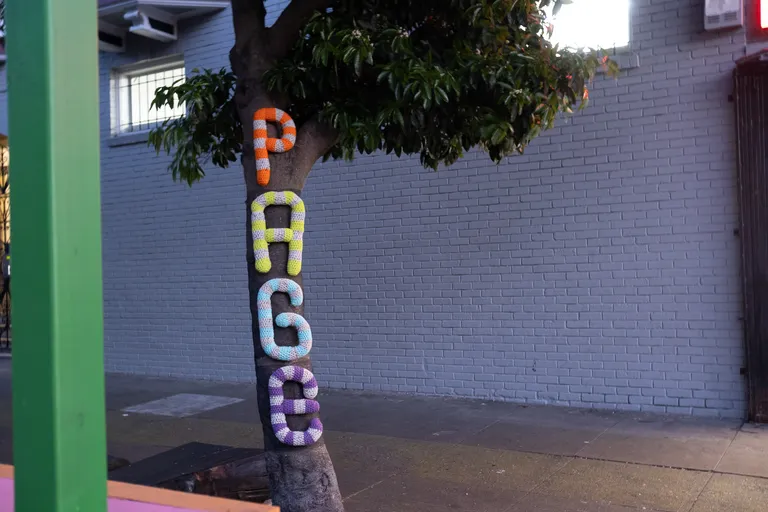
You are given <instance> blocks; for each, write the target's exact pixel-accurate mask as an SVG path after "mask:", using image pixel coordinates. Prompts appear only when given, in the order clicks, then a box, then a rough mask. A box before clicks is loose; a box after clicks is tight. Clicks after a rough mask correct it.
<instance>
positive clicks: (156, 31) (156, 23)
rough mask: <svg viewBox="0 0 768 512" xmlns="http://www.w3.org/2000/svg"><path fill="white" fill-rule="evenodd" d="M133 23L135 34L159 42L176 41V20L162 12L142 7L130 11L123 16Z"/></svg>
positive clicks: (132, 28)
mask: <svg viewBox="0 0 768 512" xmlns="http://www.w3.org/2000/svg"><path fill="white" fill-rule="evenodd" d="M123 17H124V18H125V19H126V20H128V21H130V22H131V26H130V28H129V29H128V30H130V31H131V32H132V33H133V34H138V35H140V36H144V37H148V38H150V39H156V40H157V41H166V42H167V41H175V40H176V36H177V31H178V29H177V27H176V19H175V18H174V17H173V16H170V15H168V14H167V13H164V12H162V11H159V10H156V9H152V8H150V7H141V8H140V9H136V10H133V11H128V12H127V13H125V15H124V16H123Z"/></svg>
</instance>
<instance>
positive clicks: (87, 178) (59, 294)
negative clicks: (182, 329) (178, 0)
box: [6, 0, 107, 512]
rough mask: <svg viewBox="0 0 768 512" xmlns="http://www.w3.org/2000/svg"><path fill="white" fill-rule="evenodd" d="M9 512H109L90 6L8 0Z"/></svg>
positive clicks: (91, 0)
mask: <svg viewBox="0 0 768 512" xmlns="http://www.w3.org/2000/svg"><path fill="white" fill-rule="evenodd" d="M6 4H7V6H6V15H7V17H6V26H7V34H8V39H7V42H8V45H7V47H8V87H9V101H8V102H9V111H10V116H9V117H10V125H9V126H10V127H9V132H10V133H9V149H10V154H11V155H12V156H11V158H12V159H13V167H14V169H15V172H14V176H13V193H12V197H11V217H12V219H13V223H12V224H13V225H12V240H13V253H14V254H13V280H14V282H13V315H14V316H13V322H14V323H13V330H14V332H13V434H14V439H13V447H14V464H15V467H16V476H15V481H16V483H15V488H16V510H17V511H18V512H75V511H81V512H99V511H104V510H106V508H107V499H106V463H107V457H106V433H105V430H106V427H105V413H104V407H105V406H104V372H103V320H102V290H101V221H100V217H101V211H100V194H99V192H100V186H99V124H98V123H99V118H98V109H99V90H98V55H97V52H98V50H97V39H96V33H97V20H96V0H6Z"/></svg>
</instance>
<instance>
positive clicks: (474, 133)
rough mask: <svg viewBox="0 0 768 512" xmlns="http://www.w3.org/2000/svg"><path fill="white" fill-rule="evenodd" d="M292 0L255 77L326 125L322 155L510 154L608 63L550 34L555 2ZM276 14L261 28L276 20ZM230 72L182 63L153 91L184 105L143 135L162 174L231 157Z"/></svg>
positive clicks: (569, 105)
mask: <svg viewBox="0 0 768 512" xmlns="http://www.w3.org/2000/svg"><path fill="white" fill-rule="evenodd" d="M295 3H297V2H296V0H294V1H293V2H292V4H295ZM299 3H305V4H306V3H310V4H315V5H316V6H317V7H318V9H317V10H316V11H315V12H314V14H313V15H311V17H309V18H308V21H306V23H304V24H303V25H302V26H296V27H292V28H293V29H294V30H296V31H300V35H299V37H295V34H294V36H293V37H292V38H291V44H290V45H285V46H284V47H281V45H280V43H281V41H280V38H273V39H270V43H272V44H274V45H275V47H274V48H265V49H264V56H265V59H267V60H269V64H270V65H269V66H268V68H267V70H266V71H265V73H264V75H263V77H262V81H263V84H262V85H263V86H264V87H265V88H266V89H267V90H268V91H269V93H270V96H271V97H272V98H273V100H274V103H275V106H278V107H279V108H282V109H284V110H286V111H288V112H289V113H290V114H291V116H292V117H293V118H294V119H295V121H296V123H297V124H298V125H301V124H302V123H304V122H306V121H308V120H310V119H312V120H317V121H320V122H321V123H323V124H324V125H326V126H328V127H330V128H332V129H333V131H334V134H335V143H334V144H333V145H332V147H331V148H330V150H328V151H327V153H326V154H325V158H348V159H349V158H352V157H353V156H354V155H355V154H356V153H357V152H361V153H372V152H375V151H386V152H387V153H391V152H394V153H395V154H396V155H398V156H399V155H401V154H407V155H415V154H418V155H420V158H421V162H422V164H423V165H424V166H425V167H430V168H434V169H436V168H437V167H438V165H440V164H445V165H450V164H451V163H453V162H455V161H456V160H457V159H458V158H460V157H461V156H462V154H463V152H464V151H467V150H469V149H470V148H473V147H478V148H481V149H483V150H485V151H486V152H487V153H488V154H489V156H490V158H491V159H492V160H494V161H496V162H498V161H499V160H500V159H502V158H503V157H505V156H507V155H510V154H512V153H515V152H522V151H523V150H524V148H525V146H526V145H527V144H528V143H529V142H530V141H531V140H533V139H534V138H535V137H536V136H537V135H538V134H539V133H540V132H541V131H542V130H545V129H548V128H550V127H552V126H553V124H554V122H555V119H556V117H557V115H558V114H559V113H561V112H565V113H570V112H572V111H573V110H574V109H576V108H579V107H583V106H585V105H586V104H587V100H588V88H587V87H588V84H589V81H590V80H591V79H592V78H593V77H594V75H595V72H596V71H597V70H598V69H599V68H600V67H601V66H602V67H604V68H607V69H608V71H609V72H610V71H615V65H614V64H613V63H612V62H611V61H610V60H608V58H607V57H605V56H603V55H602V54H601V53H600V51H598V50H589V51H583V50H581V49H570V48H558V47H557V46H554V45H553V44H552V43H550V41H549V37H548V36H550V35H551V31H552V26H551V25H549V23H548V20H547V11H548V10H549V9H551V8H552V7H553V5H552V4H553V3H554V4H561V3H563V0H560V1H558V0H555V1H554V2H553V1H551V0H418V1H413V0H337V1H327V0H326V1H323V0H309V2H299ZM564 3H569V2H568V1H567V0H566V1H565V2H564ZM558 6H559V5H554V7H555V8H557V7H558ZM290 8H291V7H290V5H289V7H288V9H290ZM290 22H291V20H290V19H288V20H287V21H286V22H285V23H290ZM281 23H283V21H282V17H281V20H278V22H277V24H276V25H275V27H273V28H272V29H270V30H276V31H278V32H277V33H278V34H280V33H285V32H286V29H288V31H290V29H291V27H281V26H280V25H281ZM293 41H295V43H293ZM236 84H237V76H236V74H235V72H233V71H230V70H228V69H221V70H219V71H211V70H203V71H198V70H195V71H194V73H193V76H191V77H190V78H188V79H187V80H186V82H184V83H177V84H174V85H173V86H171V87H163V88H160V89H158V91H157V93H156V98H155V100H154V102H153V105H155V106H158V107H159V106H162V105H164V104H171V105H172V104H173V103H174V102H178V101H183V102H184V103H186V106H187V114H186V115H185V116H184V117H182V118H179V119H173V120H169V121H166V122H165V123H164V124H163V125H162V126H160V127H159V128H157V129H155V130H154V131H153V132H152V134H151V137H150V144H152V145H154V147H155V148H156V149H157V150H158V151H160V150H162V149H165V150H166V151H168V152H169V153H170V152H171V151H174V158H173V161H172V163H171V165H170V168H171V170H172V172H173V175H174V178H177V177H178V178H181V179H182V180H184V181H186V182H188V183H190V184H192V183H194V182H195V181H197V180H199V179H200V178H202V177H203V176H204V171H203V166H202V165H201V163H202V162H203V161H204V160H205V159H206V158H210V160H211V161H212V163H213V164H214V165H216V166H219V167H227V166H228V165H229V163H231V162H234V161H236V159H237V154H238V153H240V152H241V151H242V150H243V137H242V133H243V130H242V125H241V120H240V118H239V116H238V111H237V108H236V107H235V105H234V104H233V103H234V91H235V87H236Z"/></svg>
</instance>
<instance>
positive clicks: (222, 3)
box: [99, 0, 229, 16]
mask: <svg viewBox="0 0 768 512" xmlns="http://www.w3.org/2000/svg"><path fill="white" fill-rule="evenodd" d="M140 5H146V6H150V7H160V8H162V7H189V8H190V9H226V8H227V6H228V5H229V1H228V0H185V1H184V2H174V1H173V0H125V1H124V2H119V3H116V4H112V5H107V6H104V7H100V8H99V16H107V15H110V14H123V13H124V12H125V11H126V10H127V9H136V8H137V7H139V6H140Z"/></svg>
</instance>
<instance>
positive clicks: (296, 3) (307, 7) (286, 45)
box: [233, 0, 335, 59]
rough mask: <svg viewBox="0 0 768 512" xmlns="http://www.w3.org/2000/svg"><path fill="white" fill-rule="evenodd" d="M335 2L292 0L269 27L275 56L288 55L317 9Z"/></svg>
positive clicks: (332, 0)
mask: <svg viewBox="0 0 768 512" xmlns="http://www.w3.org/2000/svg"><path fill="white" fill-rule="evenodd" d="M233 1H234V0H233ZM334 3H335V0H291V3H290V4H288V7H286V8H285V10H284V11H283V13H282V14H281V15H280V17H279V18H278V19H277V21H276V22H275V24H274V25H273V26H272V28H270V29H269V38H270V40H269V42H270V47H271V49H272V54H273V55H274V57H275V58H277V59H279V58H281V57H284V56H285V55H287V54H288V52H289V51H290V50H291V48H293V45H294V44H295V43H296V41H297V40H298V39H299V34H300V33H301V29H302V27H304V24H306V23H307V21H308V20H309V18H311V17H312V15H313V14H314V13H315V11H322V10H325V9H327V8H328V7H330V6H332V5H333V4H334Z"/></svg>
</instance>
